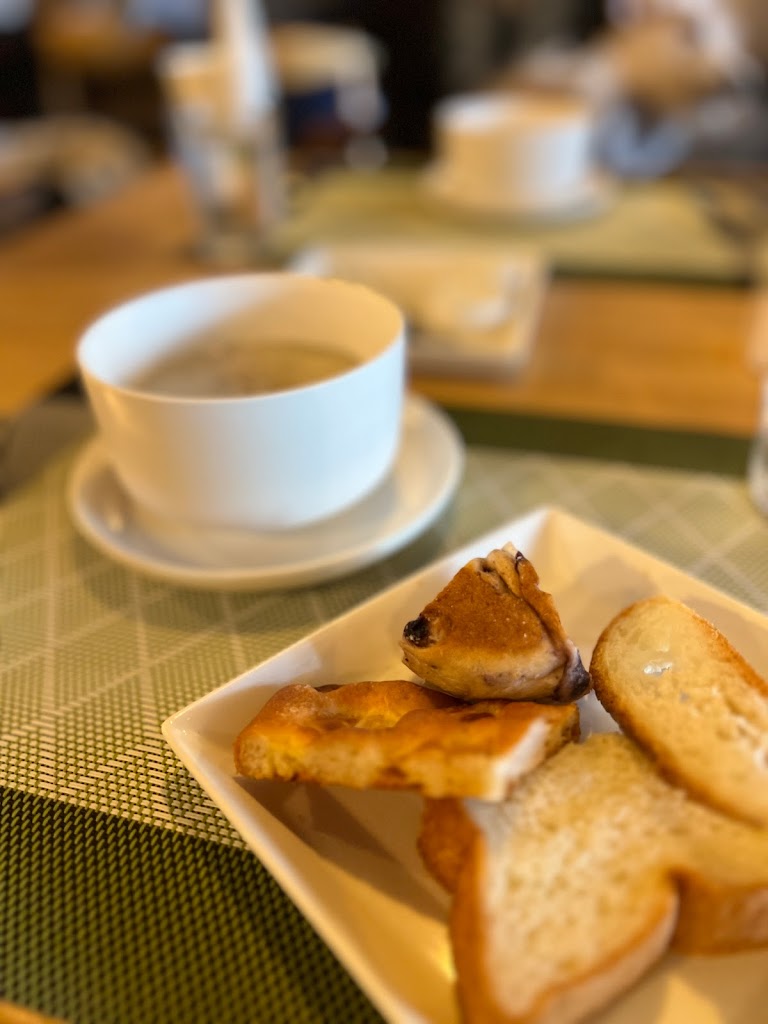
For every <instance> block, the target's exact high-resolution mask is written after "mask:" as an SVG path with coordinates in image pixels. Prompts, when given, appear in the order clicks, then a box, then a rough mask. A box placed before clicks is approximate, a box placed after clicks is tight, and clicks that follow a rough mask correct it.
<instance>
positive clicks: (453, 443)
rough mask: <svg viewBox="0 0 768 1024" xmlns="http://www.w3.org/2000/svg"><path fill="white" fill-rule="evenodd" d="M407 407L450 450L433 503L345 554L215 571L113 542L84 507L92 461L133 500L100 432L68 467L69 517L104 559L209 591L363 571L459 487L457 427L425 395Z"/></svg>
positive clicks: (413, 533)
mask: <svg viewBox="0 0 768 1024" xmlns="http://www.w3.org/2000/svg"><path fill="white" fill-rule="evenodd" d="M409 411H411V412H414V413H415V414H416V415H418V416H424V417H426V418H427V419H428V420H429V422H430V426H431V427H432V428H433V429H435V430H436V431H439V433H440V435H441V437H442V440H443V444H444V451H445V452H446V453H448V454H449V465H448V467H447V470H446V473H445V476H444V478H443V480H442V482H441V486H440V487H439V488H438V489H437V490H436V491H435V492H434V494H433V495H432V497H431V499H430V501H429V502H428V503H426V504H425V505H424V506H423V507H422V508H420V509H419V510H418V514H416V515H414V516H413V517H412V518H411V519H410V520H409V521H408V522H407V523H406V524H404V525H402V526H401V527H400V528H399V529H398V530H394V531H391V532H389V533H385V534H383V535H382V536H379V537H376V538H373V539H372V540H370V541H368V542H363V543H359V544H357V545H356V546H353V547H350V548H348V549H346V550H344V551H342V552H341V553H338V552H336V553H332V554H330V555H326V556H325V557H323V558H319V559H316V560H314V561H311V562H310V561H307V560H305V561H303V562H298V563H296V564H295V565H293V566H290V567H289V568H287V569H279V568H275V567H270V568H269V569H263V570H262V569H259V568H258V567H251V568H246V569H240V568H234V569H216V568H209V567H205V566H194V565H191V564H190V565H185V564H184V563H183V561H182V560H181V559H178V560H177V559H175V558H174V557H173V555H171V554H169V555H168V556H166V557H162V556H160V557H158V558H152V557H149V556H143V555H142V554H141V552H134V551H133V550H131V548H130V545H129V544H122V543H112V542H111V541H110V539H108V538H111V537H112V533H111V532H110V531H109V530H108V528H105V529H100V528H99V527H97V526H95V525H94V523H93V519H94V516H93V515H92V514H89V513H87V512H86V511H85V510H84V508H83V503H84V499H83V492H84V490H85V487H86V483H87V480H88V479H89V478H91V477H92V476H93V475H94V474H95V472H96V469H95V468H94V465H96V467H97V468H98V470H99V471H101V472H108V473H111V474H112V479H111V481H110V482H111V484H112V486H114V487H115V488H116V489H117V490H118V492H119V493H120V495H121V497H123V498H124V500H125V501H126V502H128V503H130V498H129V497H128V496H127V495H125V492H124V491H123V490H122V488H121V487H120V484H119V482H118V481H117V480H116V479H115V477H114V472H113V471H112V470H111V469H110V467H109V466H108V464H107V460H106V457H105V455H104V454H103V453H104V445H103V442H102V440H101V438H100V437H99V436H98V435H96V436H94V437H92V438H90V439H89V440H88V441H86V443H85V444H84V445H83V446H82V447H81V449H80V451H79V453H78V454H77V456H76V458H75V462H74V464H73V466H72V469H71V471H70V474H69V479H68V482H67V488H66V504H67V508H68V511H69V515H70V519H71V521H72V522H73V524H74V526H75V528H76V529H77V531H78V532H79V533H80V535H81V536H83V537H84V538H85V539H86V540H87V541H88V542H89V543H91V544H92V545H93V546H94V547H95V548H96V549H97V550H98V551H99V552H100V553H101V554H103V555H104V556H105V557H107V558H110V559H111V560H112V561H115V562H117V563H119V564H121V565H122V566H124V567H125V568H128V569H131V570H133V571H135V572H140V573H142V574H143V575H145V576H148V577H150V578H153V579H156V580H159V581H162V582H165V583H171V584H174V585H177V586H187V587H192V588H195V589H206V590H231V591H234V590H252V591H261V590H276V589H289V588H296V587H305V586H311V585H312V584H316V583H319V582H325V581H329V580H331V579H335V578H337V577H338V576H340V575H343V574H345V573H352V572H355V571H357V570H360V569H363V568H365V567H367V566H369V565H372V564H373V563H375V562H377V561H380V560H382V559H384V558H386V557H388V556H389V555H391V554H394V553H395V552H396V551H398V550H400V548H402V547H404V546H405V545H406V544H408V543H409V542H410V541H412V540H414V539H415V538H416V537H418V536H419V535H420V534H421V533H423V532H424V531H425V530H427V529H428V528H429V526H430V525H432V523H434V522H435V521H436V520H437V519H438V518H439V516H440V515H441V514H442V512H443V511H444V510H445V508H446V507H447V505H448V504H449V502H450V501H451V499H452V497H453V496H454V494H455V492H456V490H457V489H458V486H459V483H460V481H461V477H462V474H463V471H464V463H465V444H464V440H463V438H462V436H461V433H460V431H459V429H458V427H457V426H456V425H455V424H454V423H453V421H452V420H451V419H450V418H449V417H448V415H447V414H446V413H445V412H443V411H442V410H441V409H440V408H439V407H438V406H436V405H435V404H434V403H433V402H431V401H429V400H428V399H426V398H424V397H422V396H421V395H417V394H414V393H409V394H407V395H406V397H405V400H404V420H405V415H407V413H408V412H409ZM401 453H402V447H401ZM399 457H401V456H400V455H399V456H398V458H399ZM396 464H397V459H396ZM396 464H395V468H393V470H392V472H391V473H390V478H391V477H392V476H395V475H396V472H397V470H396ZM362 500H363V501H364V500H365V499H362Z"/></svg>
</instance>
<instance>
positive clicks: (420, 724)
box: [235, 680, 579, 800]
mask: <svg viewBox="0 0 768 1024" xmlns="http://www.w3.org/2000/svg"><path fill="white" fill-rule="evenodd" d="M578 728H579V713H578V709H577V708H576V706H575V705H565V706H562V707H555V706H543V705H538V704H522V703H521V704H515V705H511V704H510V703H509V702H508V701H482V702H480V703H478V704H466V703H463V702H461V701H458V700H456V699H454V698H452V697H450V696H448V695H447V694H444V693H438V692H436V691H434V690H428V689H427V688H426V687H423V686H420V685H419V684H417V683H413V682H407V681H405V680H386V681H381V682H360V683H349V684H347V685H345V686H336V687H323V688H321V689H315V688H314V687H312V686H307V685H302V684H296V685H291V686H286V687H284V688H283V689H281V690H278V692H277V693H275V694H274V696H272V697H271V698H270V699H269V700H268V701H267V703H266V704H265V705H264V707H263V708H262V709H261V711H260V712H259V713H258V715H256V717H255V718H254V719H253V721H252V722H251V723H250V725H248V726H246V728H245V729H244V730H243V731H242V732H241V733H240V735H239V736H238V737H237V740H236V743H235V766H236V769H237V771H238V772H239V773H240V774H241V775H245V776H249V777H251V778H256V779H283V780H288V781H290V780H294V781H301V782H317V783H321V784H323V785H342V786H351V787H354V788H356V789H369V788H381V789H412V790H416V791H418V792H421V793H423V794H425V795H428V796H434V797H441V796H476V797H481V798H483V799H486V800H500V799H502V798H503V797H504V796H506V795H507V794H508V793H509V791H510V789H511V787H512V786H513V785H514V784H515V783H516V782H517V780H518V779H519V778H520V777H521V776H522V775H524V774H525V773H526V772H528V771H530V769H531V768H533V767H535V766H536V765H538V764H540V763H541V761H543V760H544V759H545V758H547V757H549V756H550V755H551V754H553V753H554V752H555V751H556V750H557V749H559V747H560V746H562V744H563V743H566V742H567V741H569V740H571V739H574V738H575V737H576V736H577V735H578Z"/></svg>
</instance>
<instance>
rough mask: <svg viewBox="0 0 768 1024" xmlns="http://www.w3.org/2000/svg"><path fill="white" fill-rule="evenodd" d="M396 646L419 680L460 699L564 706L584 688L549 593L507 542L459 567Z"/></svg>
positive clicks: (583, 673)
mask: <svg viewBox="0 0 768 1024" xmlns="http://www.w3.org/2000/svg"><path fill="white" fill-rule="evenodd" d="M400 646H401V648H402V650H403V661H404V662H405V664H406V665H407V666H408V668H410V669H411V671H412V672H414V673H415V674H416V675H417V676H419V678H421V679H423V680H424V681H425V682H426V683H429V685H430V686H434V687H437V688H438V689H440V690H443V691H444V692H445V693H450V694H453V695H454V696H457V697H461V698H462V699H464V700H482V699H486V698H506V699H508V700H548V701H554V702H563V703H567V702H570V701H574V700H576V699H578V698H579V697H581V696H582V695H583V694H585V693H586V692H587V691H588V690H589V687H590V681H589V674H588V673H587V671H586V669H585V668H584V666H583V665H582V662H581V657H580V656H579V652H578V651H577V649H576V647H575V646H574V645H573V643H572V642H571V641H570V640H569V638H568V636H567V635H566V633H565V630H564V629H563V626H562V623H561V622H560V616H559V615H558V613H557V609H556V608H555V604H554V601H553V600H552V596H551V595H550V594H548V593H546V592H545V591H543V590H541V589H540V587H539V577H538V575H537V573H536V570H535V569H534V567H533V566H532V565H531V563H530V562H529V561H528V559H527V558H525V557H524V556H523V555H522V554H521V552H519V551H517V550H516V549H515V548H514V547H513V546H512V545H511V544H508V545H506V546H505V547H504V548H500V549H497V550H495V551H492V552H491V553H490V554H489V555H488V557H487V558H474V559H473V560H472V561H471V562H468V563H467V565H465V566H464V567H463V568H461V569H460V570H459V571H458V573H457V574H456V575H455V576H454V577H453V579H451V580H450V582H449V583H448V584H447V585H446V586H445V587H444V588H443V590H442V591H440V593H439V594H438V595H437V597H435V598H434V600H432V601H431V602H430V603H429V604H428V605H427V606H426V607H425V608H424V610H423V611H422V612H421V614H420V615H419V616H418V617H417V618H415V619H413V620H411V621H410V622H408V623H407V624H406V626H405V629H404V630H403V635H402V639H401V641H400Z"/></svg>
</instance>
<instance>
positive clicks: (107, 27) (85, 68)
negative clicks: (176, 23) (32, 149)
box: [31, 0, 166, 145]
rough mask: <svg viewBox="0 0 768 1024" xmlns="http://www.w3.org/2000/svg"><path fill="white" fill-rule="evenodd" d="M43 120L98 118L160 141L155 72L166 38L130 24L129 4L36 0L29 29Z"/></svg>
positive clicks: (117, 0) (116, 0) (122, 0)
mask: <svg viewBox="0 0 768 1024" xmlns="http://www.w3.org/2000/svg"><path fill="white" fill-rule="evenodd" d="M31 38H32V45H33V48H34V51H35V54H36V59H37V66H38V77H39V91H40V98H41V106H42V109H43V112H44V113H62V112H69V113H71V112H79V113H87V112H90V113H96V114H103V115H106V116H111V117H113V118H114V119H115V120H117V121H120V122H122V123H123V124H125V125H128V126H130V127H133V128H134V129H135V130H136V131H137V132H139V133H140V134H142V135H143V136H144V137H145V138H146V139H147V140H148V141H150V142H152V143H155V144H158V145H160V144H161V142H162V115H161V109H160V99H159V90H158V86H157V81H156V76H155V73H154V66H155V60H156V58H157V55H158V53H159V51H160V49H161V47H162V46H163V45H164V43H165V41H166V39H165V37H164V35H163V34H162V33H161V32H160V31H158V30H157V29H154V28H151V27H145V26H142V25H137V24H135V23H134V22H133V21H132V20H131V18H130V16H129V12H128V11H127V10H126V0H41V2H40V3H39V4H38V6H37V10H36V13H35V16H34V20H33V23H32V29H31Z"/></svg>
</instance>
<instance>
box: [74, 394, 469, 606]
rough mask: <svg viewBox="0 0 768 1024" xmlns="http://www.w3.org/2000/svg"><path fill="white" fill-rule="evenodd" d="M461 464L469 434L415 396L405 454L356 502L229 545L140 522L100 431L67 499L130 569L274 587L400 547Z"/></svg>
mask: <svg viewBox="0 0 768 1024" xmlns="http://www.w3.org/2000/svg"><path fill="white" fill-rule="evenodd" d="M463 467H464V443H463V440H462V438H461V436H460V434H459V432H458V430H457V429H456V428H455V427H454V425H453V423H452V422H451V421H450V420H449V419H448V418H447V417H446V416H445V415H444V414H443V413H441V412H440V411H439V410H438V409H436V408H435V407H434V406H433V405H431V404H430V403H428V402H426V401H424V400H423V399H421V398H418V397H416V396H410V397H409V398H408V399H407V401H406V404H405V416H404V422H403V441H402V445H401V448H400V454H399V456H398V458H397V462H396V463H395V466H394V469H393V470H392V472H391V473H390V475H389V477H388V478H387V479H386V480H385V481H384V482H383V483H382V484H380V485H379V486H378V487H377V488H376V490H375V491H373V492H372V493H371V494H369V495H368V497H366V498H364V499H363V500H362V501H360V502H358V503H357V504H356V505H354V506H353V507H352V508H349V509H347V510H346V511H344V512H343V513H341V514H340V515H338V516H335V517H333V518H332V519H326V520H324V521H323V522H321V523H315V524H313V525H311V526H305V527H301V528H298V529H292V530H284V531H270V532H264V533H258V532H251V531H235V532H234V533H231V534H229V536H228V537H227V541H228V542H227V543H226V544H223V545H222V544H221V543H220V541H221V535H222V532H223V531H216V533H217V534H218V536H215V537H212V536H211V535H210V534H209V533H208V531H205V530H201V531H196V530H195V531H190V530H189V528H187V529H186V531H185V533H186V534H187V537H186V538H185V539H184V543H183V547H184V548H187V549H189V550H191V551H199V552H201V553H203V554H202V555H201V557H200V558H199V559H198V558H192V557H184V556H183V555H182V554H180V553H179V551H171V550H169V549H168V548H167V547H165V546H164V545H163V544H162V543H161V542H160V541H159V540H157V539H156V538H155V537H153V536H151V535H149V534H148V533H147V532H146V531H145V530H144V529H143V528H142V526H141V524H140V522H139V517H138V516H137V515H136V510H135V509H134V507H133V504H132V502H131V500H130V499H129V498H128V496H127V495H126V494H125V492H124V491H123V489H122V487H121V485H120V484H119V482H118V480H117V478H116V476H115V474H114V472H113V471H112V468H111V466H110V464H109V462H108V460H107V457H106V454H105V451H104V448H103V446H102V444H101V441H100V440H98V439H96V440H93V441H90V442H89V443H88V444H87V445H86V446H85V448H84V449H83V451H82V452H81V454H80V455H79V457H78V459H77V462H76V464H75V466H74V469H73V471H72V475H71V477H70V482H69V491H68V502H69V509H70V513H71V515H72V518H73V521H74V523H75V526H76V527H77V529H78V531H79V532H80V533H81V534H82V535H83V537H85V539H86V540H88V541H90V543H92V544H93V545H94V547H96V548H98V549H99V550H100V551H101V552H102V553H103V554H105V555H107V556H109V557H110V558H113V559H114V560H115V561H117V562H120V563H121V564H123V565H125V566H127V567H128V568H130V569H135V570H138V571H140V572H143V573H146V574H147V575H149V576H153V577H156V578H158V579H162V580H165V581H167V582H171V583H177V584H181V585H184V586H192V587H203V588H207V589H217V590H267V589H274V588H280V587H297V586H305V585H307V584H310V583H317V582H319V581H320V580H328V579H332V578H334V577H337V576H340V575H342V574H344V573H349V572H352V571H353V570H356V569H361V568H363V567H364V566H366V565H370V564H371V563H372V562H375V561H377V560H379V559H381V558H384V557H386V556H387V555H390V554H392V553H393V552H394V551H396V550H398V549H399V548H401V547H403V546H404V545H405V544H407V543H408V542H409V541H411V540H413V539H414V538H415V537H417V536H418V535H419V534H420V533H422V532H423V531H424V530H426V528H427V527H428V526H430V525H431V524H432V523H433V522H434V520H435V519H437V517H438V516H439V515H440V513H441V512H442V511H443V509H444V508H445V507H446V505H447V504H448V502H449V500H450V498H451V497H452V496H453V493H454V491H455V490H456V487H457V486H458V483H459V480H460V477H461V473H462V470H463ZM193 532H194V537H191V536H190V535H191V534H192V533H193ZM190 540H192V541H194V543H190ZM219 556H220V559H219Z"/></svg>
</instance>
